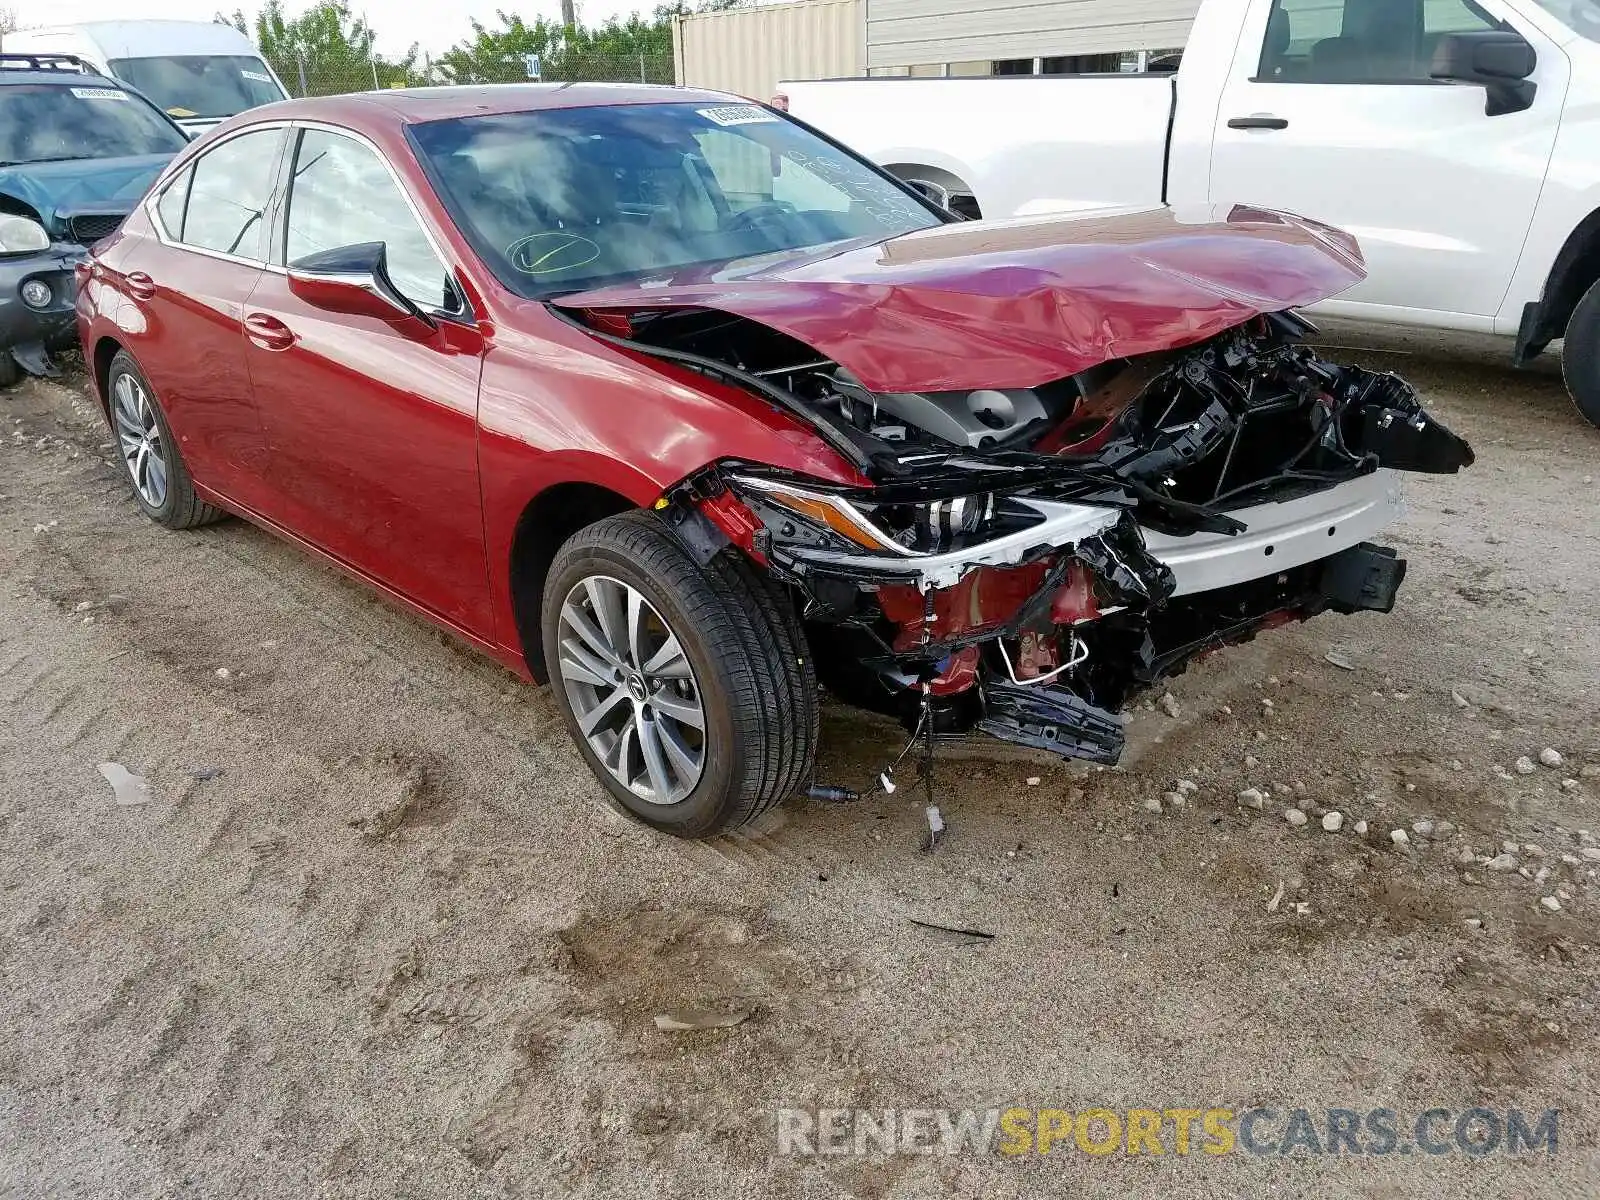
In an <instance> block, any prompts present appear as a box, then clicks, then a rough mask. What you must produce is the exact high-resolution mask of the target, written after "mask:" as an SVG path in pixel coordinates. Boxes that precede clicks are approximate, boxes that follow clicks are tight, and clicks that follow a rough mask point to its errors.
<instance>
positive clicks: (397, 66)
mask: <svg viewBox="0 0 1600 1200" xmlns="http://www.w3.org/2000/svg"><path fill="white" fill-rule="evenodd" d="M224 19H225V20H226V22H227V23H228V24H230V25H232V26H234V27H235V28H236V29H238V30H239V31H240V32H241V33H244V34H247V35H250V36H253V37H254V39H255V42H256V45H257V46H259V47H260V48H261V53H262V56H263V57H265V58H266V60H267V61H268V62H269V63H271V64H272V69H273V70H274V71H276V72H277V73H278V78H280V79H282V80H283V81H284V84H285V85H286V86H287V87H288V88H289V90H290V91H292V92H294V93H295V94H296V95H312V96H324V95H333V94H336V93H339V92H355V91H365V90H367V89H369V88H371V87H372V86H373V85H374V83H376V85H377V86H378V87H385V88H386V87H404V86H408V85H413V84H417V83H421V82H423V80H422V77H421V72H420V71H419V70H418V69H417V57H418V50H417V47H416V46H412V47H411V49H410V50H409V51H408V52H407V54H406V55H405V57H404V58H401V59H399V60H397V61H389V60H386V59H384V58H383V57H382V56H380V55H379V54H377V53H376V51H374V50H373V42H374V41H375V40H376V38H377V34H376V32H375V31H374V30H373V28H372V27H371V26H370V25H368V24H367V22H366V21H365V20H364V19H363V18H360V17H352V16H351V14H350V6H349V4H347V3H345V2H344V0H321V2H320V3H318V4H315V5H313V6H312V7H310V8H308V9H307V10H306V11H305V12H303V13H301V14H300V15H299V16H298V17H292V18H291V17H287V16H285V15H284V11H283V0H266V5H265V7H264V8H262V10H261V11H260V12H259V13H258V14H256V17H255V19H254V21H251V20H250V19H249V18H247V17H246V16H245V14H244V13H243V12H242V11H236V12H235V13H234V14H233V16H232V17H231V18H224Z"/></svg>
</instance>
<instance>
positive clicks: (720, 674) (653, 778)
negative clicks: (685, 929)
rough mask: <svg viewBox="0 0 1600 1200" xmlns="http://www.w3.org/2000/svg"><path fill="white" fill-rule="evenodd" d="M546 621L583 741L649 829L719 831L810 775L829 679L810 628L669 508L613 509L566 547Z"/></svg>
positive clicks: (556, 679)
mask: <svg viewBox="0 0 1600 1200" xmlns="http://www.w3.org/2000/svg"><path fill="white" fill-rule="evenodd" d="M541 626H542V635H543V641H544V654H545V662H547V663H548V664H549V666H550V684H551V687H552V688H553V690H554V691H555V695H556V700H557V703H558V705H559V707H560V709H561V714H562V718H563V719H564V720H565V721H566V724H567V729H568V731H569V732H570V733H571V734H572V738H573V741H574V742H575V743H576V744H577V746H578V750H579V753H581V754H582V755H583V758H584V761H585V762H587V763H588V765H589V769H590V770H592V771H593V772H594V773H595V776H596V777H597V778H598V779H599V780H600V781H601V783H603V784H605V786H606V789H607V790H608V791H609V792H610V793H611V795H612V797H613V799H614V800H615V801H616V802H617V803H618V804H619V805H621V807H622V808H623V809H625V810H626V811H627V812H628V813H629V814H630V815H632V816H634V817H635V818H637V819H638V820H640V821H642V822H643V823H645V824H646V825H649V826H651V827H652V828H655V829H659V830H661V831H662V832H664V833H670V834H673V835H675V836H678V837H709V836H711V835H713V834H717V833H721V832H724V831H726V830H729V829H736V828H738V827H739V826H741V825H744V824H747V823H749V822H750V821H753V820H754V819H755V818H756V817H758V816H760V815H761V814H762V813H763V812H765V811H766V810H767V809H768V808H771V807H772V806H773V805H775V804H777V803H778V802H779V801H781V800H783V799H784V798H785V797H787V796H789V795H790V794H791V793H792V792H794V790H795V789H796V788H797V787H798V786H799V785H800V783H801V782H802V780H804V779H806V778H808V777H809V775H810V772H811V768H812V761H813V758H814V755H815V752H816V741H817V686H816V676H815V673H814V671H813V668H812V664H811V660H810V657H809V655H808V654H807V653H806V646H805V641H804V637H803V635H802V634H801V631H800V626H799V623H798V622H797V621H796V619H795V615H794V612H793V609H792V607H791V606H790V605H789V604H788V602H787V599H786V598H785V597H782V596H780V595H779V594H778V593H777V591H776V589H775V588H773V587H772V586H771V585H770V584H769V583H768V582H767V580H765V579H764V578H762V577H761V576H760V575H758V574H757V573H756V572H755V570H754V569H753V568H752V567H751V566H750V564H748V563H747V562H746V561H745V560H744V559H743V558H741V557H739V555H738V553H737V551H734V550H732V549H727V550H724V551H723V552H722V553H721V554H719V555H718V556H717V557H716V558H714V559H713V560H712V561H711V562H710V563H709V564H707V565H706V566H704V567H702V566H700V565H699V564H698V563H696V562H695V561H694V559H693V558H691V557H690V555H689V553H688V551H687V550H686V549H685V548H684V546H683V544H682V542H680V541H679V540H678V538H677V537H676V536H675V535H674V534H673V533H672V532H671V530H670V529H668V527H667V526H666V525H665V524H664V523H663V522H662V521H661V520H660V518H658V517H656V516H654V515H652V514H650V513H643V512H632V513H625V514H623V515H621V516H617V517H610V518H608V519H606V520H604V521H600V522H598V523H596V524H594V525H590V526H588V527H587V528H585V529H582V530H580V531H579V532H578V533H576V534H574V535H573V536H572V538H571V539H569V540H568V541H567V543H566V544H565V545H563V546H562V547H561V549H560V550H559V551H558V552H557V553H556V557H555V561H554V562H553V563H552V564H551V567H550V574H549V576H548V582H547V584H546V588H545V593H544V603H543V613H542V620H541Z"/></svg>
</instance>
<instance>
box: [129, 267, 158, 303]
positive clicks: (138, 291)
mask: <svg viewBox="0 0 1600 1200" xmlns="http://www.w3.org/2000/svg"><path fill="white" fill-rule="evenodd" d="M127 281H128V291H130V292H132V293H133V295H134V296H135V297H136V298H137V299H140V300H154V299H155V298H156V281H155V280H154V279H151V278H150V276H148V275H146V274H145V273H144V272H143V271H129V272H128V274H127Z"/></svg>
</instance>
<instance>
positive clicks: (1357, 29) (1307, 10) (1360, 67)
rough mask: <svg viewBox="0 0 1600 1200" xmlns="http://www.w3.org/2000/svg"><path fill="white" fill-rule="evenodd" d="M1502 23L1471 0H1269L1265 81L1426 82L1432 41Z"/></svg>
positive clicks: (1263, 64) (1261, 75)
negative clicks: (1449, 34) (1269, 13)
mask: <svg viewBox="0 0 1600 1200" xmlns="http://www.w3.org/2000/svg"><path fill="white" fill-rule="evenodd" d="M1502 28H1504V26H1502V25H1501V23H1500V22H1499V21H1496V20H1495V19H1494V18H1493V17H1491V16H1490V15H1489V14H1488V13H1486V12H1485V11H1484V10H1483V9H1482V8H1480V7H1479V6H1478V5H1477V4H1475V3H1473V0H1333V2H1331V3H1330V2H1329V0H1273V5H1272V14H1271V16H1269V17H1268V18H1267V35H1266V42H1265V44H1264V45H1263V46H1262V51H1261V68H1260V71H1259V78H1260V79H1261V81H1262V82H1266V83H1426V82H1431V81H1432V78H1433V77H1432V75H1431V74H1430V68H1431V67H1432V65H1433V52H1434V50H1435V49H1436V48H1437V46H1438V44H1439V39H1440V38H1441V37H1443V36H1444V35H1445V34H1447V33H1473V32H1478V31H1483V30H1495V29H1502Z"/></svg>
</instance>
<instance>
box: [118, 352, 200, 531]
mask: <svg viewBox="0 0 1600 1200" xmlns="http://www.w3.org/2000/svg"><path fill="white" fill-rule="evenodd" d="M106 399H107V402H108V409H109V413H108V415H109V416H110V418H111V432H112V433H113V434H114V435H115V436H116V439H117V453H118V454H119V455H121V457H122V464H123V466H124V467H126V468H127V471H128V479H129V481H130V482H131V483H132V484H133V499H134V502H135V503H137V504H138V506H139V507H140V508H141V509H143V510H144V515H145V516H147V517H149V518H150V519H151V520H152V521H154V522H155V523H156V524H158V525H165V526H166V527H167V528H168V529H193V528H195V527H196V526H199V525H210V524H212V523H213V522H215V521H220V520H222V518H223V517H225V516H226V515H227V514H226V513H224V512H223V511H222V510H221V509H220V508H217V507H215V506H213V505H210V504H207V503H206V502H205V501H204V500H202V499H200V497H199V496H197V495H195V490H194V483H193V481H192V480H191V479H190V478H189V469H188V467H187V466H186V465H185V464H184V461H183V454H182V453H181V452H180V451H179V450H178V440H177V439H176V438H175V437H173V436H172V430H171V429H170V428H168V427H167V418H166V415H165V414H164V413H163V412H162V411H161V405H160V404H159V403H158V402H157V401H156V393H155V389H154V388H152V387H151V386H150V381H149V380H148V379H146V378H145V377H144V372H143V371H141V370H139V365H138V364H137V363H136V362H134V361H133V356H132V355H130V354H129V353H128V352H127V351H126V350H118V351H117V353H116V356H115V357H114V358H112V360H111V367H110V369H109V370H108V371H107V372H106Z"/></svg>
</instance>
